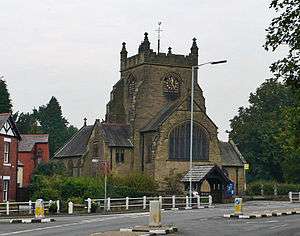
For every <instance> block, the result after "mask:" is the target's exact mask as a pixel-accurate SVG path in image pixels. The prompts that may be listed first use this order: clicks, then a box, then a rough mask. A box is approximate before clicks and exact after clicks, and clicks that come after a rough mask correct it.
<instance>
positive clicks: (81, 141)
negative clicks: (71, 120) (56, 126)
mask: <svg viewBox="0 0 300 236" xmlns="http://www.w3.org/2000/svg"><path fill="white" fill-rule="evenodd" d="M93 129H94V125H88V126H83V127H82V128H81V129H80V130H78V132H77V133H76V134H74V135H73V137H72V138H71V139H70V140H69V141H68V142H67V143H66V144H65V145H64V146H63V147H62V148H60V149H59V150H58V151H57V152H56V153H55V154H54V157H56V158H61V157H74V156H82V155H83V154H84V153H85V152H86V150H87V144H88V141H89V138H90V135H91V133H92V131H93Z"/></svg>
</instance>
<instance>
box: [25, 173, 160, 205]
mask: <svg viewBox="0 0 300 236" xmlns="http://www.w3.org/2000/svg"><path fill="white" fill-rule="evenodd" d="M157 188H158V185H157V183H156V182H155V180H154V179H153V178H151V177H150V176H147V175H144V174H139V173H133V174H130V175H128V176H125V177H121V176H110V177H108V179H107V196H108V197H114V198H116V197H141V196H150V195H154V194H156V193H157ZM29 192H30V198H31V200H35V199H38V198H42V199H44V200H50V199H51V200H56V199H60V200H62V201H72V202H74V203H84V200H85V199H87V198H104V177H66V176H61V175H54V176H50V177H49V176H44V175H34V176H33V179H32V183H31V185H30V188H29Z"/></svg>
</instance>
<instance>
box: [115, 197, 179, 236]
mask: <svg viewBox="0 0 300 236" xmlns="http://www.w3.org/2000/svg"><path fill="white" fill-rule="evenodd" d="M149 208H150V214H149V225H142V226H134V227H129V228H122V229H120V232H136V233H149V234H150V235H151V234H152V235H164V234H170V233H175V232H177V231H178V230H177V227H175V226H174V225H162V224H161V203H160V202H159V201H150V207H149Z"/></svg>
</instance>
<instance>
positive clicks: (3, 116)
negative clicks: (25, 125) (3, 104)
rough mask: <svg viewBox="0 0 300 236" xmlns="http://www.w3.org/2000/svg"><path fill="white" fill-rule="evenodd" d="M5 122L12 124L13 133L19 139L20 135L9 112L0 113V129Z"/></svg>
mask: <svg viewBox="0 0 300 236" xmlns="http://www.w3.org/2000/svg"><path fill="white" fill-rule="evenodd" d="M6 122H9V123H10V125H11V126H12V129H13V132H14V134H15V135H16V136H17V138H18V139H19V140H20V139H21V136H20V133H19V130H18V128H17V126H16V123H15V121H14V119H13V118H12V116H11V113H0V130H1V129H2V128H3V126H4V124H5V123H6Z"/></svg>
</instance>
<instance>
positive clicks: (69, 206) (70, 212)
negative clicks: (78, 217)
mask: <svg viewBox="0 0 300 236" xmlns="http://www.w3.org/2000/svg"><path fill="white" fill-rule="evenodd" d="M68 214H69V215H71V214H73V202H69V203H68Z"/></svg>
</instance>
